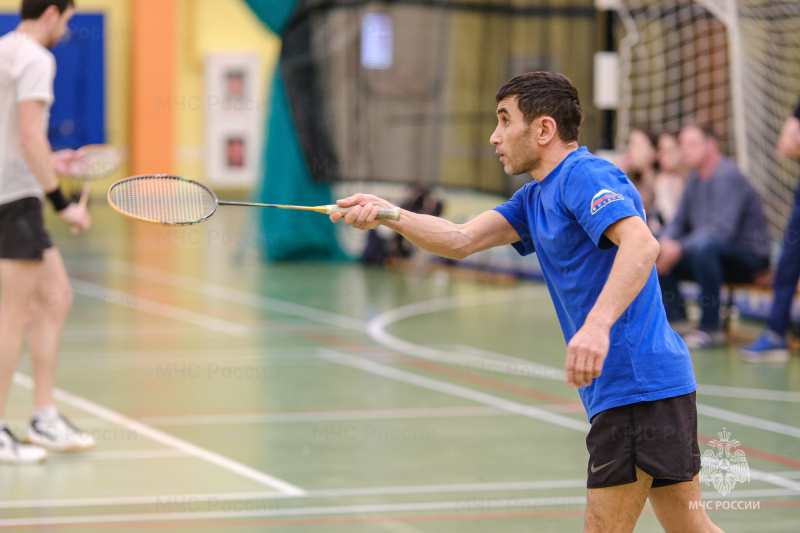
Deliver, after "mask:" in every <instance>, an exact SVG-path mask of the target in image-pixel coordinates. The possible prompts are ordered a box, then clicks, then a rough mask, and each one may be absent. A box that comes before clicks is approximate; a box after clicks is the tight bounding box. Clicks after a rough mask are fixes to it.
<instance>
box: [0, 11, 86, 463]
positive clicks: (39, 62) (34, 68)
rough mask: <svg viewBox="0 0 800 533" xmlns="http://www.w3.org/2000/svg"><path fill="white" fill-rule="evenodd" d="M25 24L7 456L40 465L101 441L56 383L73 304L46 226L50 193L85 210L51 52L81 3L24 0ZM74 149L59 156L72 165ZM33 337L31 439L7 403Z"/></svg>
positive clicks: (2, 165)
mask: <svg viewBox="0 0 800 533" xmlns="http://www.w3.org/2000/svg"><path fill="white" fill-rule="evenodd" d="M21 13H22V22H20V25H19V26H18V27H17V29H16V30H15V31H13V32H11V33H9V34H7V35H4V36H3V37H0V339H2V342H0V462H4V463H16V464H26V463H38V462H41V461H43V460H45V459H46V458H47V451H46V449H45V448H47V449H50V450H53V451H81V450H86V449H89V448H91V447H93V446H94V439H93V438H92V437H91V436H90V435H88V434H86V433H83V432H81V431H79V430H77V429H76V428H75V427H74V426H73V425H72V424H70V423H69V421H67V420H66V419H65V418H64V417H63V416H61V415H60V414H59V412H58V410H57V409H56V407H55V402H54V399H53V387H54V381H55V372H56V364H57V361H58V352H59V345H60V343H61V334H62V331H63V328H64V323H65V322H66V319H67V314H68V313H69V309H70V306H71V303H72V291H71V289H70V285H69V278H68V276H67V271H66V269H65V267H64V262H63V260H62V258H61V254H60V253H59V251H58V249H57V248H56V247H55V246H53V244H52V243H51V241H50V238H49V236H48V234H47V232H46V231H45V228H44V222H43V216H42V209H43V208H42V204H43V201H44V198H45V197H46V198H47V199H48V200H49V201H50V202H51V203H52V205H53V207H54V209H55V210H56V211H57V212H58V214H59V216H60V218H61V219H62V220H63V221H65V222H66V223H68V224H70V225H71V226H72V227H73V228H75V230H77V231H84V230H86V229H88V228H89V225H90V218H89V214H88V212H87V211H86V208H85V207H83V206H80V205H79V204H75V203H69V202H68V201H66V200H65V199H64V196H63V195H62V194H61V190H60V188H59V182H58V178H57V176H56V172H55V170H56V169H55V168H54V166H58V165H57V164H56V162H57V161H58V160H59V158H54V157H53V152H52V149H51V147H50V143H49V141H48V140H47V134H46V130H47V124H48V121H49V117H50V106H51V105H52V103H53V80H54V78H55V71H56V65H55V59H54V57H53V54H52V53H51V52H50V51H49V50H48V48H51V47H53V46H55V45H56V44H57V43H58V41H59V40H60V39H61V38H62V37H63V36H64V34H65V33H66V31H67V23H68V22H69V19H70V18H71V17H72V15H73V13H74V3H73V0H22V9H21ZM68 158H69V156H67V157H66V158H64V159H61V163H62V164H64V163H65V161H66V159H68ZM26 337H29V349H30V355H31V360H32V363H33V379H34V401H35V408H36V409H35V412H34V415H33V418H32V420H31V424H30V426H29V427H28V429H27V431H26V433H25V441H26V442H27V444H26V443H22V442H20V441H19V440H18V439H17V438H16V437H15V436H14V435H13V434H12V433H11V431H9V429H8V427H7V426H6V422H5V407H6V401H7V399H8V393H9V389H10V387H11V381H12V378H13V374H14V371H15V369H16V366H17V363H18V361H19V358H20V354H21V352H22V347H23V344H24V342H25V339H26Z"/></svg>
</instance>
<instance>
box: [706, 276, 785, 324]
mask: <svg viewBox="0 0 800 533" xmlns="http://www.w3.org/2000/svg"><path fill="white" fill-rule="evenodd" d="M774 274H775V273H774V271H773V270H772V269H768V270H762V271H761V272H758V273H756V275H755V279H754V280H753V282H752V283H723V284H722V286H723V288H724V289H725V296H724V299H723V300H722V307H723V311H724V314H723V322H722V326H723V328H724V329H725V331H728V332H730V329H731V322H732V318H733V308H734V306H735V303H734V301H733V297H734V293H736V292H737V291H747V292H756V293H761V294H768V295H770V296H771V295H772V280H773V276H774ZM795 297H800V284H798V286H797V292H796V293H795Z"/></svg>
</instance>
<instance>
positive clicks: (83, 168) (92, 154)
mask: <svg viewBox="0 0 800 533" xmlns="http://www.w3.org/2000/svg"><path fill="white" fill-rule="evenodd" d="M76 152H77V157H76V158H75V159H74V160H72V161H70V162H69V163H68V165H67V175H68V176H69V177H71V178H74V179H78V180H83V189H82V190H81V196H80V200H78V203H79V204H80V205H82V206H83V207H86V204H87V203H88V201H89V189H90V188H91V185H92V181H94V180H97V179H101V178H105V177H108V176H110V175H111V174H113V173H114V172H115V171H116V170H117V169H118V168H119V165H120V163H121V161H122V157H121V156H120V153H119V150H117V149H116V148H114V147H113V146H109V145H106V144H89V145H86V146H83V147H81V148H78V149H77V150H76Z"/></svg>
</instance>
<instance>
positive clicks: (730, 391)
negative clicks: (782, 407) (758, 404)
mask: <svg viewBox="0 0 800 533" xmlns="http://www.w3.org/2000/svg"><path fill="white" fill-rule="evenodd" d="M697 393H698V394H702V395H705V396H720V397H723V398H747V399H749V400H769V401H773V402H794V403H800V392H791V391H784V390H772V389H749V388H744V387H724V386H722V385H698V389H697Z"/></svg>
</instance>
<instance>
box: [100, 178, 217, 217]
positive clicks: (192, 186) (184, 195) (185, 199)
mask: <svg viewBox="0 0 800 533" xmlns="http://www.w3.org/2000/svg"><path fill="white" fill-rule="evenodd" d="M108 202H109V204H111V206H112V207H113V208H114V209H116V210H117V211H119V212H121V213H122V214H124V215H127V216H130V217H133V218H136V219H139V220H145V221H147V222H155V223H158V224H166V225H171V226H183V225H188V224H196V223H198V222H202V221H203V220H205V219H207V218H208V217H210V216H211V215H213V214H214V212H215V211H216V210H217V198H216V196H215V195H214V193H213V192H212V191H211V190H210V189H209V188H207V187H206V186H204V185H202V184H200V183H197V182H196V181H192V180H188V179H186V178H180V177H177V176H163V175H161V176H137V177H134V178H127V179H124V180H121V181H118V182H117V183H115V184H114V185H112V186H111V188H110V189H109V191H108Z"/></svg>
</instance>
